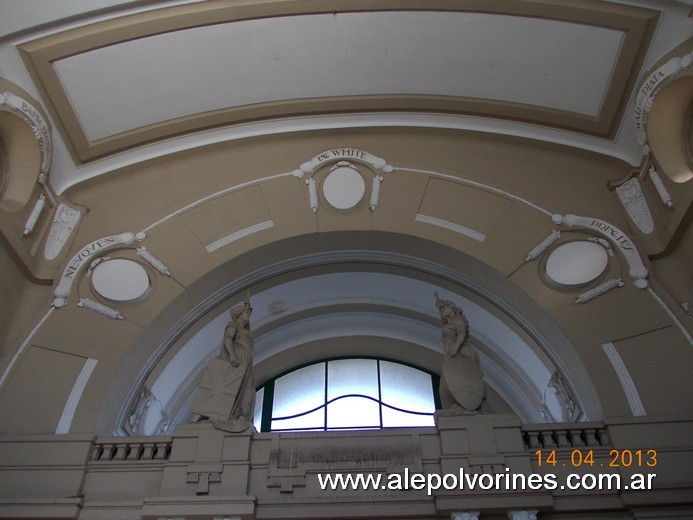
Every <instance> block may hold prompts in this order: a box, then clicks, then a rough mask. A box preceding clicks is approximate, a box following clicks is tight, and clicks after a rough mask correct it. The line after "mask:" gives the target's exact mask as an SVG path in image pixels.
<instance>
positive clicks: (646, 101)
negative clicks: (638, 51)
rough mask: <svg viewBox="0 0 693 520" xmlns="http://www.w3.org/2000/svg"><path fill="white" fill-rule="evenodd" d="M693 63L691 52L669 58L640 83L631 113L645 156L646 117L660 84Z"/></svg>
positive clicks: (647, 151) (646, 152)
mask: <svg viewBox="0 0 693 520" xmlns="http://www.w3.org/2000/svg"><path fill="white" fill-rule="evenodd" d="M692 62H693V52H691V53H689V54H686V55H685V56H680V57H675V58H671V59H670V60H669V61H667V62H666V63H665V64H664V65H662V66H661V67H659V68H658V69H657V70H655V71H654V72H653V73H652V74H650V76H649V77H648V78H647V79H646V80H645V81H644V82H643V83H642V86H641V87H640V91H639V92H638V95H637V97H636V98H635V107H634V109H633V112H634V114H635V133H636V135H637V137H638V142H639V143H640V145H642V146H643V147H644V148H645V155H647V154H648V153H649V148H648V147H647V131H646V127H647V116H648V114H649V112H650V109H651V108H652V104H653V103H654V99H655V96H656V95H657V92H658V90H659V87H660V86H661V85H662V83H663V82H664V81H665V80H666V79H668V78H670V77H672V76H675V75H676V74H678V73H679V72H681V71H683V70H686V69H687V68H688V67H689V66H690V64H691V63H692Z"/></svg>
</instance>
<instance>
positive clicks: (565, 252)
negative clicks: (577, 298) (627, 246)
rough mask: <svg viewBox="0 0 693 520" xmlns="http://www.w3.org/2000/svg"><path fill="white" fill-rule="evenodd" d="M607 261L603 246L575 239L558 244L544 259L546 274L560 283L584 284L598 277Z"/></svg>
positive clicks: (553, 280)
mask: <svg viewBox="0 0 693 520" xmlns="http://www.w3.org/2000/svg"><path fill="white" fill-rule="evenodd" d="M608 262H609V257H608V256H607V254H606V251H605V250H604V248H603V247H601V246H600V245H598V244H595V243H594V242H586V241H575V242H568V243H567V244H563V245H561V246H558V247H557V248H556V249H554V250H553V252H552V253H551V254H550V255H549V258H548V259H547V260H546V276H547V277H548V278H549V280H551V281H552V282H554V283H557V284H560V285H569V286H570V285H584V284H587V283H589V282H592V281H594V280H596V279H597V278H599V276H600V275H601V274H602V273H603V272H604V270H605V269H606V266H607V264H608Z"/></svg>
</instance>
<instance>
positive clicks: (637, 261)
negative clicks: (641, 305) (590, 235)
mask: <svg viewBox="0 0 693 520" xmlns="http://www.w3.org/2000/svg"><path fill="white" fill-rule="evenodd" d="M553 221H554V223H556V224H563V225H566V226H569V227H579V228H583V229H589V230H592V231H594V232H596V233H599V234H600V235H602V236H603V237H605V238H606V239H608V240H609V241H611V242H612V243H613V244H614V245H615V246H616V247H617V248H618V249H619V250H620V251H621V254H623V257H624V258H625V259H626V262H627V263H628V274H629V275H630V277H631V278H632V279H633V285H635V286H636V287H637V288H639V289H645V288H646V287H647V285H648V284H647V275H648V272H647V268H646V267H645V264H643V262H642V259H641V258H640V253H639V252H638V250H637V249H636V247H635V244H633V241H632V240H631V239H630V238H629V237H628V235H626V234H625V233H624V232H623V231H621V230H620V229H618V228H617V227H616V226H613V225H611V224H609V223H608V222H605V221H603V220H601V219H598V218H592V217H580V216H578V215H554V216H553Z"/></svg>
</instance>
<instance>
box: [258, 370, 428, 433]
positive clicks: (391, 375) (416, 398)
mask: <svg viewBox="0 0 693 520" xmlns="http://www.w3.org/2000/svg"><path fill="white" fill-rule="evenodd" d="M438 381H439V377H438V376H437V375H435V374H431V373H429V372H426V371H424V370H421V369H419V368H415V367H412V366H409V365H404V364H402V363H398V362H395V361H388V360H384V359H368V358H366V359H364V358H358V359H352V358H348V359H330V360H327V361H321V362H317V363H313V364H311V365H307V366H303V367H300V368H297V369H295V370H292V371H291V372H288V373H285V374H283V375H281V376H279V377H277V378H275V379H272V380H271V381H268V382H267V383H266V384H265V385H264V386H263V387H262V388H260V389H259V390H258V393H257V401H256V405H255V427H256V428H257V429H258V430H259V431H306V430H313V431H315V430H318V431H319V430H323V431H326V430H355V429H379V428H390V427H405V426H408V427H411V426H433V425H434V422H433V413H434V411H435V409H436V408H440V404H439V397H438ZM436 405H437V406H436Z"/></svg>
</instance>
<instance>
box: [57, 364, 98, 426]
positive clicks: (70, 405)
mask: <svg viewBox="0 0 693 520" xmlns="http://www.w3.org/2000/svg"><path fill="white" fill-rule="evenodd" d="M97 363H98V361H97V360H96V359H92V358H87V359H86V360H85V361H84V366H82V370H81V371H80V373H79V375H78V376H77V380H76V381H75V384H74V385H73V386H72V391H71V392H70V396H69V397H68V398H67V402H66V403H65V408H64V409H63V413H62V415H61V416H60V421H59V422H58V426H57V428H56V429H55V433H56V435H58V434H66V433H70V426H71V425H72V419H73V418H74V416H75V412H76V411H77V405H78V404H79V400H80V399H81V398H82V394H83V393H84V389H85V388H86V386H87V383H88V382H89V378H90V377H91V374H92V372H93V371H94V369H95V368H96V364H97Z"/></svg>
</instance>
